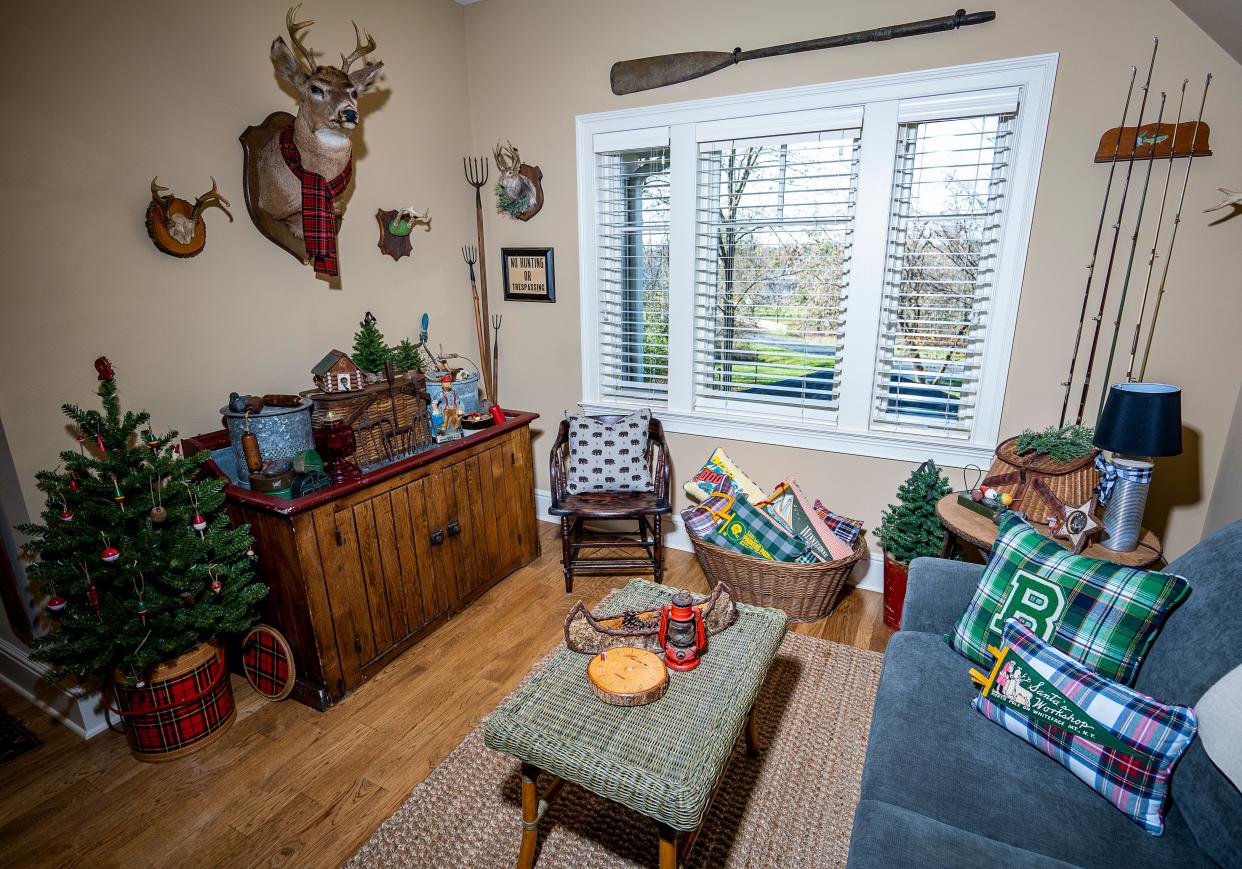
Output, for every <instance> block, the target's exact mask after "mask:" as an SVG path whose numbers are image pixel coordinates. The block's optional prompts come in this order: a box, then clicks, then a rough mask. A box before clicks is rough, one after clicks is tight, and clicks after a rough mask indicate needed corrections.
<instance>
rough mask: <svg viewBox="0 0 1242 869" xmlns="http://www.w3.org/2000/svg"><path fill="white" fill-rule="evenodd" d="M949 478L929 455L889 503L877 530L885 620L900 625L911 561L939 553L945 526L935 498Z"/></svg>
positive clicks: (941, 494)
mask: <svg viewBox="0 0 1242 869" xmlns="http://www.w3.org/2000/svg"><path fill="white" fill-rule="evenodd" d="M950 491H951V487H950V485H949V481H948V480H946V479H945V478H944V477H942V476H941V475H940V469H939V468H937V467H936V463H935V462H933V461H931V460H930V459H929V460H928V461H926V462H924V463H923V464H921V465H919V466H918V467H917V468H916V469H915V470H914V472H913V473H912V474H910V476H909V477H907V478H906V481H905V482H904V483H902V484H901V488H899V489H898V490H897V501H898V503H897V504H890V505H889V506H888V508H887V509H885V510H884V512H883V514H882V515H881V517H880V527H878V528H877V529H876V531H875V536H876V537H878V538H879V540H880V543H881V544H882V545H883V546H884V624H886V625H888V626H889V627H890V628H893V629H894V630H897V629H898V628H900V627H901V610H902V605H903V604H904V603H905V599H906V576H907V572H908V570H909V568H910V562H911V561H913V560H914V559H916V558H920V557H923V556H935V555H939V554H940V550H941V545H942V542H943V540H944V529H942V528H941V527H940V520H939V519H937V518H936V502H937V501H939V500H940V499H941V498H943V497H944V496H945V495H947V494H949V492H950Z"/></svg>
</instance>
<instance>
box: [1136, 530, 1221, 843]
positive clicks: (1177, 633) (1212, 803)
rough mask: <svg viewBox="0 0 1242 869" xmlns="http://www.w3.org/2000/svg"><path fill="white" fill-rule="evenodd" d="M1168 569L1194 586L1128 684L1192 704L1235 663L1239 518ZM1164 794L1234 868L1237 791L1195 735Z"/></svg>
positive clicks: (1201, 840) (1169, 700) (1200, 837)
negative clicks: (1134, 680) (1135, 679)
mask: <svg viewBox="0 0 1242 869" xmlns="http://www.w3.org/2000/svg"><path fill="white" fill-rule="evenodd" d="M1168 570H1170V571H1172V572H1176V573H1180V574H1181V575H1183V576H1185V577H1186V578H1187V579H1188V580H1190V583H1191V585H1193V586H1194V589H1195V591H1194V594H1192V595H1191V596H1190V597H1189V598H1187V599H1186V602H1185V603H1184V604H1182V605H1181V606H1180V607H1178V609H1177V611H1176V612H1174V613H1173V615H1172V616H1170V617H1169V621H1168V623H1167V624H1166V625H1165V626H1164V629H1163V630H1162V631H1161V632H1160V639H1159V640H1157V641H1156V643H1155V645H1154V646H1152V649H1151V652H1150V653H1149V654H1148V655H1147V660H1146V661H1145V662H1144V663H1143V669H1142V670H1141V671H1139V677H1138V680H1137V681H1136V682H1135V683H1134V687H1135V688H1137V689H1138V690H1139V691H1142V692H1143V693H1144V694H1150V695H1151V696H1153V697H1159V698H1160V699H1161V700H1163V701H1164V702H1166V703H1185V704H1187V705H1189V706H1195V705H1197V704H1198V703H1199V699H1200V698H1201V697H1202V696H1203V694H1204V692H1206V691H1207V689H1208V688H1210V687H1211V686H1212V685H1214V684H1216V682H1217V681H1219V680H1220V678H1221V677H1222V676H1224V675H1225V674H1226V673H1228V672H1229V671H1230V670H1232V669H1233V668H1234V667H1236V666H1238V665H1239V664H1242V596H1240V595H1239V589H1242V522H1235V523H1234V524H1233V525H1230V526H1228V527H1226V528H1222V529H1221V530H1220V531H1217V532H1216V533H1215V534H1213V535H1211V536H1210V537H1207V538H1205V539H1204V540H1203V541H1202V542H1201V543H1199V544H1198V545H1196V546H1195V547H1194V548H1193V549H1191V550H1190V551H1189V552H1187V553H1186V554H1185V555H1183V556H1182V557H1181V558H1178V559H1177V560H1175V561H1174V562H1173V563H1171V564H1170V565H1169V567H1168ZM1172 794H1173V803H1174V805H1176V806H1177V807H1178V809H1179V810H1180V811H1181V813H1182V815H1183V816H1184V817H1185V819H1186V823H1187V824H1188V825H1189V826H1190V829H1191V830H1193V831H1194V834H1195V838H1196V839H1197V840H1198V842H1199V844H1200V846H1202V847H1203V849H1204V850H1205V851H1207V852H1208V854H1210V855H1211V856H1212V858H1213V859H1214V860H1216V862H1217V863H1219V864H1220V865H1222V866H1242V792H1239V790H1238V789H1237V788H1236V787H1234V786H1233V785H1232V784H1230V782H1229V780H1228V779H1226V778H1225V776H1224V775H1223V774H1222V773H1221V772H1220V770H1218V769H1217V768H1216V767H1215V766H1214V765H1213V764H1212V761H1211V759H1210V758H1208V756H1207V753H1206V752H1205V751H1204V750H1203V746H1202V745H1201V744H1200V743H1199V741H1198V740H1196V741H1195V742H1193V743H1191V745H1190V748H1189V749H1188V750H1187V751H1186V753H1185V754H1184V755H1182V760H1181V763H1179V764H1178V765H1177V771H1176V772H1175V773H1174V774H1173V787H1172Z"/></svg>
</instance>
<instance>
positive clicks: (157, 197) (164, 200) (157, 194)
mask: <svg viewBox="0 0 1242 869" xmlns="http://www.w3.org/2000/svg"><path fill="white" fill-rule="evenodd" d="M159 181H160V176H158V175H156V176H155V177H154V178H152V179H151V199H152V200H153V201H155V202H158V203H159V204H160V207H161V208H167V207H168V203H170V202H172V201H173V195H172V194H171V193H169V192H168V188H167V187H161V186H160V183H159Z"/></svg>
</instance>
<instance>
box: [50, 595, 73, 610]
mask: <svg viewBox="0 0 1242 869" xmlns="http://www.w3.org/2000/svg"><path fill="white" fill-rule="evenodd" d="M68 605H69V601H67V600H65V599H64V598H63V597H61V596H60V595H58V594H54V595H52V596H51V598H49V599H48V602H47V608H48V609H49V610H51V611H52V612H54V613H58V612H60V611H61V610H63V609H64V608H65V607H67V606H68Z"/></svg>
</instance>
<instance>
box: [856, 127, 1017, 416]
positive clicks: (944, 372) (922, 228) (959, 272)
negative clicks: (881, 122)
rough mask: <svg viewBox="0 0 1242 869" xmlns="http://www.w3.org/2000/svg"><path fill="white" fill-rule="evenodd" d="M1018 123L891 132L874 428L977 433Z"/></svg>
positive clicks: (873, 400) (873, 402)
mask: <svg viewBox="0 0 1242 869" xmlns="http://www.w3.org/2000/svg"><path fill="white" fill-rule="evenodd" d="M1014 117H1015V115H1014V113H1012V112H998V113H994V114H986V115H977V116H975V117H965V118H953V119H947V120H920V121H917V122H913V123H911V122H907V123H902V124H900V125H899V127H898V141H897V158H896V159H897V163H896V166H895V171H894V174H893V192H892V211H891V215H890V225H889V240H888V251H887V261H886V263H885V280H884V287H883V293H882V298H881V308H880V329H879V346H878V349H877V355H876V375H875V380H874V392H873V395H872V411H871V427H872V428H873V429H879V430H885V429H889V430H898V431H902V432H915V433H917V432H926V433H929V434H935V435H939V436H941V437H951V438H969V437H971V435H972V433H973V425H974V420H975V416H976V409H977V402H978V397H979V394H980V386H981V381H982V375H983V371H982V367H983V350H984V340H985V337H986V334H987V330H988V326H989V314H990V311H991V307H992V302H993V299H994V289H995V282H996V274H997V256H998V253H999V230H1000V226H1001V221H1002V217H1003V214H1004V209H1005V200H1006V190H1007V178H1008V176H1009V166H1010V153H1011V149H1012V137H1013V122H1014Z"/></svg>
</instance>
